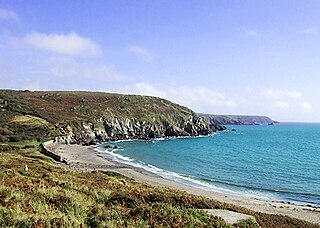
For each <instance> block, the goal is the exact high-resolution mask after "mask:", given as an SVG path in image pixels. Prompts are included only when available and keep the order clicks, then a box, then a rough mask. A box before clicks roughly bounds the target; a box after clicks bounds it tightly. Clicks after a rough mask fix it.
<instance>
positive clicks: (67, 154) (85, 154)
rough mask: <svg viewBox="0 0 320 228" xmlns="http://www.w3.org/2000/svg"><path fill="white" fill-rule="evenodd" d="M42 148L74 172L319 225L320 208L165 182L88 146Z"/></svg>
mask: <svg viewBox="0 0 320 228" xmlns="http://www.w3.org/2000/svg"><path fill="white" fill-rule="evenodd" d="M43 146H44V148H45V149H46V150H47V151H50V152H51V153H53V154H55V155H58V156H60V158H62V159H60V161H66V162H64V163H61V162H58V165H59V166H62V167H64V168H67V169H72V170H76V171H86V172H90V171H93V170H105V171H114V172H118V173H120V174H122V175H125V176H127V177H129V178H133V179H136V180H137V181H141V182H145V183H148V184H151V185H155V186H161V187H168V188H172V189H175V190H180V191H185V192H187V193H191V194H195V195H199V196H204V197H208V198H211V199H214V200H217V201H220V202H224V203H229V204H233V205H236V206H240V207H243V208H246V209H249V210H253V211H257V212H262V213H268V214H279V215H286V216H289V217H293V218H297V219H301V220H305V221H308V222H312V223H316V224H320V208H315V207H310V206H301V205H296V204H292V203H285V202H282V201H281V202H276V201H267V200H262V199H256V198H248V197H240V196H233V195H227V194H223V193H218V192H213V191H206V190H202V189H198V188H195V187H190V186H187V185H183V184H180V183H176V182H174V181H171V180H167V179H164V178H162V177H160V176H157V175H155V174H152V173H150V172H148V171H146V170H144V169H139V168H136V167H132V166H129V165H125V164H121V163H117V162H115V161H111V160H107V159H105V158H102V157H99V156H97V151H95V150H94V148H93V147H91V146H80V145H67V144H58V143H53V142H51V141H49V142H46V143H44V145H43Z"/></svg>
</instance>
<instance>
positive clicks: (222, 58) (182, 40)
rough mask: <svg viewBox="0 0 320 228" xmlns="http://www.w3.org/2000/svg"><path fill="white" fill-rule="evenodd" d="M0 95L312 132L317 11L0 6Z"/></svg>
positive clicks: (253, 6) (274, 6) (112, 1)
mask: <svg viewBox="0 0 320 228" xmlns="http://www.w3.org/2000/svg"><path fill="white" fill-rule="evenodd" d="M0 88H2V89H21V90H24V89H29V90H87V91H103V92H116V93H125V94H142V95H152V96H157V97H162V98H166V99H169V100H170V101H173V102H175V103H179V104H181V105H184V106H187V107H189V108H191V109H193V110H194V111H196V112H203V113H211V114H243V115H266V116H269V117H271V118H272V119H274V120H278V121H295V122H320V102H319V99H320V89H319V88H320V1H318V0H314V1H312V0H295V1H292V0H281V1H278V0H265V1H260V0H256V1H249V0H238V1H237V0H224V1H218V0H209V1H206V0H200V1H199V0H187V1H185V0H181V1H180V0H159V1H156V0H154V1H150V0H139V1H131V0H107V1H105V0H95V1H89V0H83V1H78V0H68V1H65V0H56V1H48V0H37V1H36V0H29V1H23V0H7V1H4V0H0Z"/></svg>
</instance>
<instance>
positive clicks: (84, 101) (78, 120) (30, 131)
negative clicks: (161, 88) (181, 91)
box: [0, 90, 220, 144]
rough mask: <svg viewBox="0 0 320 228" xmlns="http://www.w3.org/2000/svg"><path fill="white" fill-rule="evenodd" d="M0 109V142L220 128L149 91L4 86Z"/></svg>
mask: <svg viewBox="0 0 320 228" xmlns="http://www.w3.org/2000/svg"><path fill="white" fill-rule="evenodd" d="M0 110H1V111H0V141H2V142H3V141H22V140H29V139H34V138H36V139H38V140H47V139H55V140H57V141H59V142H64V143H78V144H94V143H96V142H101V141H108V140H119V139H150V138H157V137H172V136H173V137H174V136H198V135H208V134H210V133H212V132H214V131H216V130H217V129H220V128H219V125H210V124H208V123H206V122H205V121H204V120H203V119H202V118H201V117H199V116H198V115H197V114H196V113H194V112H193V111H192V110H190V109H188V108H186V107H183V106H180V105H178V104H174V103H172V102H170V101H168V100H164V99H160V98H156V97H150V96H138V95H121V94H112V93H97V92H57V91H55V92H52V91H50V92H48V91H47V92H39V91H37V92H30V91H12V90H0Z"/></svg>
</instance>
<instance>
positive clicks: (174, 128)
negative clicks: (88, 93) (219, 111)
mask: <svg viewBox="0 0 320 228" xmlns="http://www.w3.org/2000/svg"><path fill="white" fill-rule="evenodd" d="M217 129H218V130H220V128H217ZM217 129H216V128H215V126H210V125H208V124H206V123H205V122H204V121H203V120H202V119H201V118H200V117H198V116H190V118H189V119H187V120H184V119H182V120H181V121H180V122H178V123H177V124H176V125H172V124H171V123H169V122H167V121H155V122H153V123H149V122H145V121H142V122H141V121H138V120H136V119H134V118H133V119H123V118H114V119H111V120H109V119H103V118H100V119H99V120H98V121H95V122H94V123H93V122H82V123H81V124H80V125H75V124H74V123H73V124H72V123H70V125H67V126H65V127H62V131H63V135H62V136H58V137H56V138H55V141H57V142H60V143H61V142H62V143H70V144H74V143H77V144H84V145H90V144H95V143H98V142H103V141H110V140H111V141H113V140H125V139H152V138H160V137H178V136H199V135H209V134H211V133H213V132H215V131H216V130H217Z"/></svg>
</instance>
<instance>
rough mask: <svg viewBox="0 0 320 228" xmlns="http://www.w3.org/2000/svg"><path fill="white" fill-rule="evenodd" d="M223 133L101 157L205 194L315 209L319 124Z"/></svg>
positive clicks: (127, 146) (131, 144)
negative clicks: (191, 187)
mask: <svg viewBox="0 0 320 228" xmlns="http://www.w3.org/2000/svg"><path fill="white" fill-rule="evenodd" d="M228 128H229V129H232V128H234V129H236V131H235V132H233V131H226V132H221V133H217V134H215V135H213V136H209V137H194V138H178V139H177V138H176V139H165V140H163V139H162V140H152V141H122V142H114V143H112V144H114V145H117V146H118V147H119V149H116V150H112V151H111V150H109V151H105V152H102V154H103V156H105V157H108V158H111V159H114V160H117V161H120V162H124V163H126V164H131V165H133V166H136V167H141V168H144V169H146V170H148V171H150V172H153V173H155V174H157V175H160V176H162V177H164V178H168V179H172V180H174V181H177V182H180V183H184V184H186V185H191V186H195V187H198V188H202V189H206V190H213V191H219V192H223V193H229V194H234V195H244V196H250V197H257V198H264V199H270V200H281V201H282V200H283V201H290V202H294V203H298V204H310V205H317V206H320V124H279V125H274V126H228ZM100 150H101V151H104V150H105V149H103V148H102V147H100Z"/></svg>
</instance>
